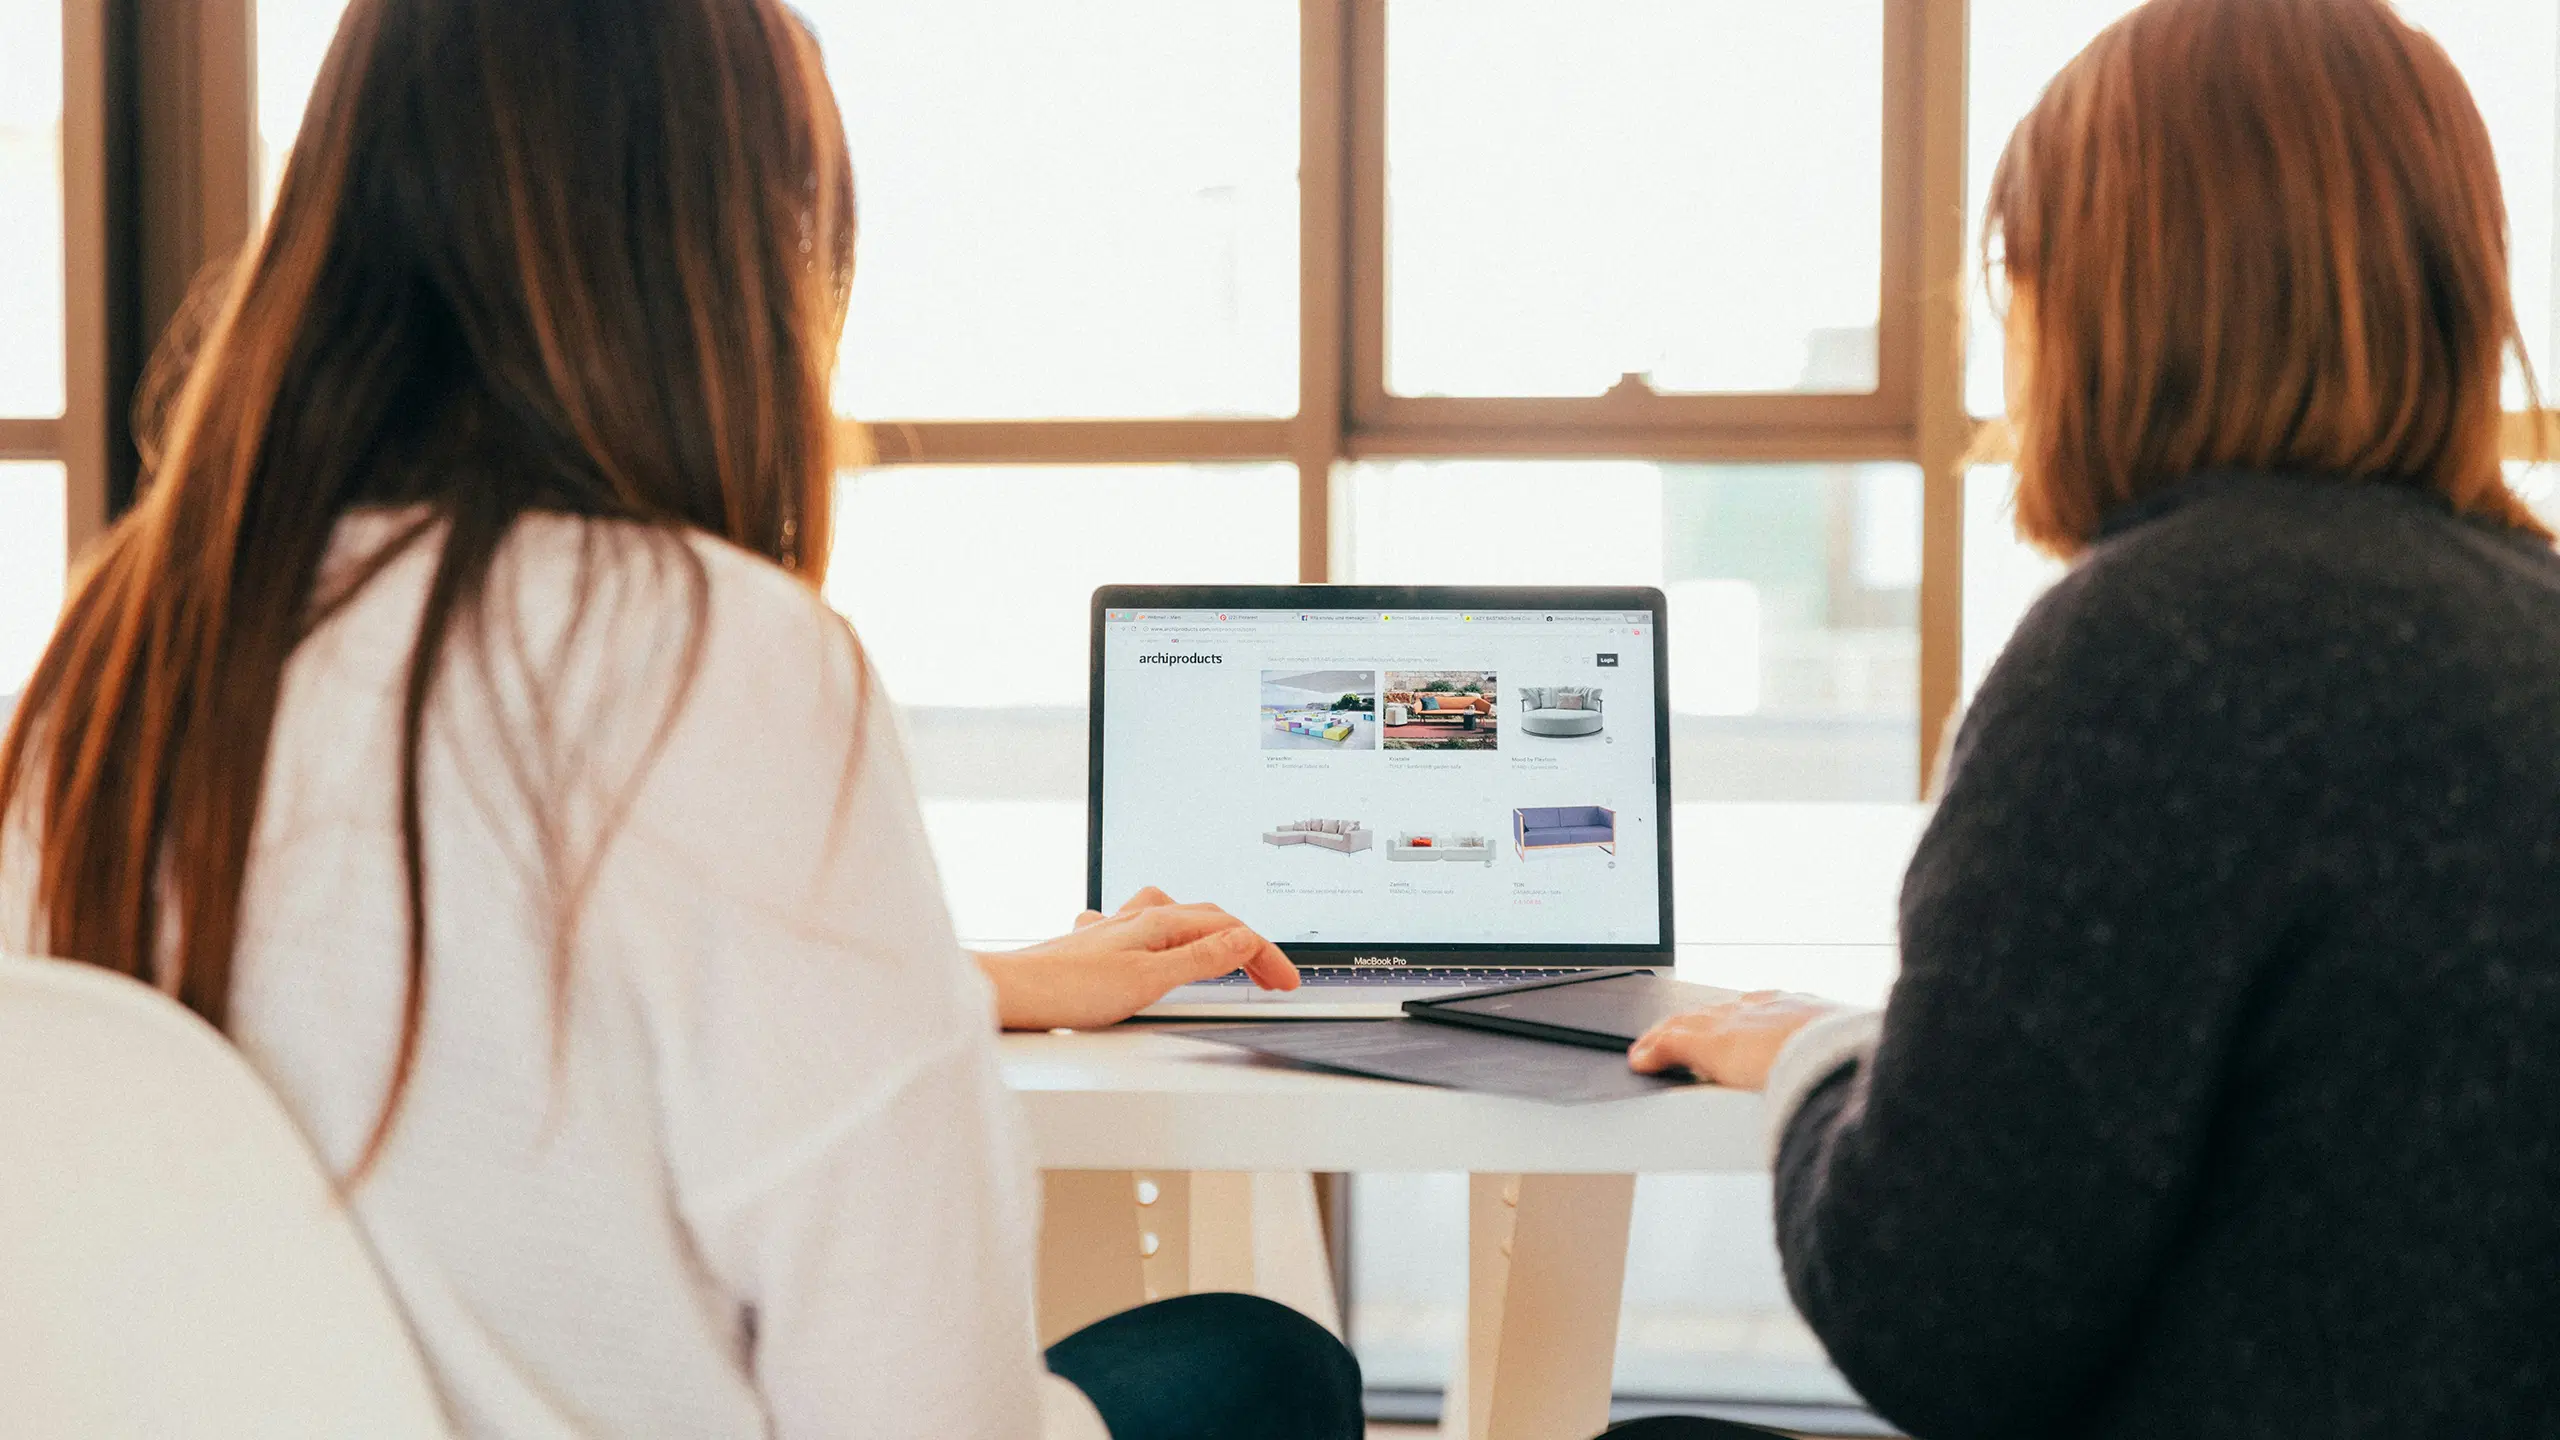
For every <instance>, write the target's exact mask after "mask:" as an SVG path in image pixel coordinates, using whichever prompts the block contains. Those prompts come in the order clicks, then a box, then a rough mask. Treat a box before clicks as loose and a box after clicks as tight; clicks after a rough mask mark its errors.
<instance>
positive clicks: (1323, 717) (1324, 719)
mask: <svg viewBox="0 0 2560 1440" xmlns="http://www.w3.org/2000/svg"><path fill="white" fill-rule="evenodd" d="M1276 723H1277V724H1278V726H1279V728H1280V729H1282V730H1284V731H1286V732H1288V733H1289V734H1292V735H1308V736H1313V737H1314V738H1316V739H1318V740H1331V741H1334V742H1336V743H1337V744H1338V743H1340V742H1342V741H1344V740H1348V739H1350V738H1351V722H1350V721H1348V720H1345V719H1343V718H1342V717H1341V716H1339V715H1334V714H1331V713H1329V712H1326V711H1323V710H1309V711H1304V712H1301V713H1299V714H1296V715H1282V716H1281V717H1280V718H1279V720H1278V721H1277V722H1276Z"/></svg>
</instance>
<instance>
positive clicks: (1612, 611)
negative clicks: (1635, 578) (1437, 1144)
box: [1085, 585, 1672, 1020]
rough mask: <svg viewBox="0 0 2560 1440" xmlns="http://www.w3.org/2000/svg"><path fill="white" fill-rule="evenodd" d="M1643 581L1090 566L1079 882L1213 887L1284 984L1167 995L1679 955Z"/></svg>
mask: <svg viewBox="0 0 2560 1440" xmlns="http://www.w3.org/2000/svg"><path fill="white" fill-rule="evenodd" d="M1663 619H1664V604H1663V598H1662V592H1660V591H1659V590H1653V589H1639V588H1607V589H1599V588H1577V589H1514V588H1478V587H1423V588H1393V589H1389V588H1379V587H1365V586H1362V587H1355V586H1334V585H1303V586H1107V587H1105V588H1103V589H1101V590H1098V591H1096V592H1095V593H1094V598H1093V705H1092V712H1091V713H1092V721H1091V726H1092V729H1091V744H1092V786H1091V801H1090V804H1091V807H1092V808H1091V814H1090V816H1089V818H1088V822H1087V832H1086V834H1087V840H1086V848H1087V857H1086V887H1085V888H1086V896H1085V899H1086V903H1087V904H1088V905H1089V906H1091V907H1092V908H1094V909H1097V910H1102V911H1106V912H1107V911H1110V910H1112V909H1114V908H1116V907H1118V906H1119V905H1120V904H1121V903H1122V902H1123V901H1125V900H1126V899H1127V898H1128V897H1129V896H1130V895H1132V894H1134V893H1135V892H1136V891H1137V890H1139V889H1140V888H1141V887H1143V886H1148V885H1155V886H1160V887H1162V888H1163V889H1164V890H1166V891H1168V892H1170V893H1171V894H1172V895H1174V896H1175V897H1176V898H1177V899H1181V900H1206V901H1210V902H1213V903H1215V904H1218V905H1221V906H1224V907H1225V908H1226V909H1228V910H1229V911H1232V912H1233V913H1234V914H1236V915H1237V916H1239V917H1241V918H1242V919H1243V920H1244V921H1245V922H1246V923H1247V924H1249V925H1252V926H1253V927H1254V928H1255V929H1257V930H1260V931H1261V932H1262V933H1263V934H1265V935H1267V936H1269V937H1270V938H1271V939H1273V940H1275V941H1277V942H1278V943H1279V944H1280V946H1281V948H1283V949H1285V950H1287V951H1288V952H1289V955H1290V958H1291V959H1293V960H1295V961H1296V962H1297V964H1298V968H1299V972H1300V974H1301V975H1302V976H1304V978H1305V982H1306V983H1305V985H1304V986H1303V987H1302V988H1301V989H1299V990H1297V991H1294V992H1291V993H1289V994H1285V995H1282V994H1271V993H1267V992H1265V991H1262V990H1261V989H1259V988H1258V987H1256V986H1255V985H1254V984H1253V983H1252V982H1251V981H1248V980H1246V979H1244V978H1243V977H1242V976H1241V975H1237V976H1232V977H1228V978H1225V979H1222V980H1216V981H1210V982H1206V983H1203V984H1198V985H1186V986H1184V987H1182V988H1181V989H1179V990H1176V991H1174V992H1173V993H1172V994H1171V995H1169V996H1167V997H1166V998H1165V999H1164V1000H1163V1001H1161V1002H1159V1003H1158V1004H1156V1005H1154V1006H1152V1007H1150V1008H1149V1009H1148V1010H1147V1011H1146V1015H1147V1016H1150V1017H1161V1018H1183V1019H1203V1018H1253V1019H1266V1020H1276V1019H1286V1018H1300V1017H1302V1018H1309V1019H1315V1018H1327V1019H1331V1018H1343V1017H1349V1016H1381V1017H1383V1016H1392V1015H1396V1014H1398V1013H1400V1007H1401V1006H1402V1004H1403V1002H1405V1001H1406V1000H1409V999H1415V998H1421V997H1426V996H1431V995H1437V994H1446V993H1449V992H1452V991H1456V990H1464V989H1470V988H1474V987H1478V986H1484V985H1500V984H1506V983H1515V982H1518V981H1523V980H1531V979H1537V978H1541V977H1545V976H1551V975H1556V974H1561V973H1565V972H1568V971H1573V970H1582V969H1589V968H1592V967H1595V966H1654V967H1661V968H1663V969H1665V970H1667V969H1668V968H1669V967H1670V965H1671V960H1672V948H1671V945H1672V926H1671V827H1670V816H1671V766H1670V707H1669V703H1668V697H1667V695H1666V694H1665V687H1664V684H1663V679H1662V677H1663V674H1664V656H1665V654H1666V651H1665V648H1664V643H1663V633H1662V632H1663Z"/></svg>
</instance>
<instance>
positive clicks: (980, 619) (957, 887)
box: [827, 465, 1298, 942]
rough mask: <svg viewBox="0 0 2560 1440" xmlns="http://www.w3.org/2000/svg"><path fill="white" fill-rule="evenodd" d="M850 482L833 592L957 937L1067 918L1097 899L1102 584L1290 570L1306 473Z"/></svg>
mask: <svg viewBox="0 0 2560 1440" xmlns="http://www.w3.org/2000/svg"><path fill="white" fill-rule="evenodd" d="M837 496H838V501H839V507H840V508H839V509H838V511H837V515H836V548H835V559H834V564H833V566H832V568H831V570H830V571H829V574H828V577H827V598H828V599H829V600H830V601H831V602H833V603H834V604H835V606H836V608H838V609H840V610H842V611H844V612H845V613H846V614H847V615H849V616H851V617H852V619H853V622H854V626H855V628H856V629H857V630H858V631H859V632H860V633H861V635H862V640H863V644H864V646H865V647H866V648H867V649H868V651H869V653H870V656H871V660H872V663H873V664H874V665H876V666H877V667H879V672H880V675H881V678H882V680H883V681H884V683H886V684H887V686H888V687H889V692H890V694H891V696H892V697H893V698H894V699H895V700H897V702H898V705H899V710H900V712H901V714H902V716H903V717H904V722H905V729H906V736H907V744H908V758H909V760H910V761H911V762H912V763H913V765H914V768H915V773H916V786H917V791H918V794H919V796H920V797H921V799H922V801H923V803H924V809H925V820H926V823H927V825H928V826H929V827H930V828H931V830H932V832H933V837H934V845H935V850H936V853H937V854H938V855H939V856H940V858H941V862H942V878H943V884H944V886H945V888H946V890H947V891H948V892H949V894H950V897H951V906H952V914H953V918H954V920H955V922H956V923H957V924H958V925H959V927H960V933H961V934H962V935H963V936H964V937H968V938H971V939H978V940H987V941H996V942H1005V941H1019V940H1031V939H1038V938H1041V937H1044V936H1047V935H1052V934H1055V933H1057V932H1058V931H1060V930H1062V929H1064V928H1065V926H1066V924H1067V922H1068V921H1069V920H1070V919H1072V918H1073V917H1074V915H1075V912H1076V911H1077V910H1078V909H1079V908H1081V906H1082V904H1083V898H1084V872H1085V865H1084V839H1085V836H1084V830H1085V776H1086V751H1085V699H1086V696H1087V694H1088V693H1089V691H1088V676H1089V673H1090V672H1089V670H1088V668H1087V657H1088V655H1089V653H1090V649H1089V640H1090V637H1089V634H1088V631H1087V609H1088V602H1089V601H1090V599H1091V598H1092V594H1093V591H1094V588H1095V587H1096V586H1100V585H1105V584H1121V583H1146V582H1191V581H1222V582H1226V583H1231V584H1286V583H1288V582H1290V581H1292V580H1294V579H1296V578H1297V569H1298V476H1297V470H1296V469H1295V467H1292V466H1289V465H1232V466H1187V465H1162V466H1124V467H1116V468H1115V467H1099V466H1096V467H1078V468H1069V467H1056V468H1045V467H1044V468H1029V467H1011V468H1004V469H987V470H969V469H957V468H939V467H931V466H913V467H895V468H887V469H879V470H871V471H865V472H862V473H860V474H855V475H849V476H847V477H846V478H845V479H844V480H843V481H842V482H841V483H840V484H839V485H838V487H837ZM1182 898H1184V899H1189V898H1192V897H1189V896H1185V897H1182ZM1201 898H1204V899H1208V898H1214V897H1205V896H1204V897H1201Z"/></svg>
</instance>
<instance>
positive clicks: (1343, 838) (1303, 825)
mask: <svg viewBox="0 0 2560 1440" xmlns="http://www.w3.org/2000/svg"><path fill="white" fill-rule="evenodd" d="M1376 838H1377V837H1376V836H1374V835H1372V834H1371V833H1370V832H1368V831H1367V830H1364V829H1362V828H1360V822H1359V821H1357V820H1292V821H1290V822H1289V823H1288V824H1286V825H1282V826H1279V827H1277V828H1275V829H1271V830H1265V831H1263V832H1262V843H1263V844H1265V845H1313V846H1315V847H1316V848H1317V849H1319V850H1331V851H1334V852H1335V853H1337V854H1342V855H1349V854H1351V853H1353V852H1354V851H1359V850H1366V849H1368V848H1369V845H1370V842H1371V841H1373V840H1375V839H1376Z"/></svg>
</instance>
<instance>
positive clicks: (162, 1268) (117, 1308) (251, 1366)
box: [0, 956, 451, 1440]
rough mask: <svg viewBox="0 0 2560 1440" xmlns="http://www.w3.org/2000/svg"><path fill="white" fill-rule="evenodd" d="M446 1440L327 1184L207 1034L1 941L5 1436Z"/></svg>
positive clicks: (108, 980) (158, 1001)
mask: <svg viewBox="0 0 2560 1440" xmlns="http://www.w3.org/2000/svg"><path fill="white" fill-rule="evenodd" d="M357 1435H361V1436H367V1437H373V1440H449V1437H450V1435H451V1431H450V1430H449V1429H448V1428H447V1425H446V1423H445V1419H444V1416H443V1413H442V1410H441V1407H440V1406H439V1405H438V1403H437V1400H436V1395H435V1389H434V1386H433V1385H432V1383H431V1382H430V1381H429V1380H428V1378H427V1373H426V1370H425V1367H424V1366H423V1364H422V1363H421V1362H420V1360H419V1357H418V1352H417V1348H416V1346H415V1345H414V1344H413V1343H412V1342H411V1340H410V1338H409V1334H408V1331H407V1329H406V1328H405V1326H404V1325H403V1323H402V1321H401V1318H400V1311H399V1309H398V1307H397V1306H396V1305H395V1304H394V1303H393V1301H392V1299H391V1296H390V1293H389V1292H388V1291H387V1290H386V1289H385V1288H384V1286H383V1283H382V1279H381V1277H380V1276H379V1275H378V1274H377V1273H376V1272H375V1270H374V1266H373V1260H372V1257H371V1255H370V1254H369V1253H368V1252H367V1251H366V1249H365V1246H364V1242H363V1241H362V1240H361V1239H360V1238H359V1237H358V1235H357V1233H356V1229H355V1226H354V1223H353V1222H352V1221H351V1220H350V1218H349V1217H348V1215H347V1212H346V1210H345V1207H344V1206H343V1204H342V1203H341V1202H340V1200H339V1197H338V1195H337V1192H336V1188H335V1186H334V1185H333V1184H332V1182H331V1180H330V1178H329V1176H328V1175H327V1174H326V1173H325V1172H324V1171H323V1170H322V1168H321V1167H320V1165H319V1163H318V1161H317V1159H316V1158H315V1157H314V1156H313V1154H312V1152H311V1149H310V1147H309V1145H308V1144H307V1143H306V1142H305V1141H304V1139H303V1137H302V1134H301V1132H300V1131H299V1130H298V1129H297V1128H296V1127H295V1125H294V1123H293V1121H292V1120H291V1119H290V1118H289V1117H288V1116H287V1115H286V1114H285V1112H284V1110H283V1108H282V1107H281V1106H280V1105H278V1104H277V1103H276V1100H275V1098H274V1096H273V1095H271V1094H270V1093H269V1092H268V1090H267V1088H266V1086H265V1085H264V1084H262V1083H261V1082H260V1081H259V1080H258V1078H257V1076H256V1075H255V1074H253V1073H252V1072H251V1071H250V1069H249V1067H248V1065H247V1064H246V1063H244V1062H243V1061H242V1060H241V1058H240V1056H239V1055H238V1054H237V1053H236V1052H235V1051H234V1050H233V1049H232V1048H231V1046H230V1045H229V1044H228V1043H227V1042H226V1041H224V1040H223V1038H222V1037H221V1036H220V1035H218V1034H216V1033H215V1032H214V1030H213V1029H212V1028H211V1027H210V1026H207V1025H205V1024H203V1023H202V1022H201V1021H199V1020H197V1019H196V1017H195V1016H194V1015H192V1014H190V1013H189V1012H187V1011H186V1010H185V1009H183V1008H182V1007H180V1006H179V1005H177V1004H176V1003H175V1002H173V1001H171V1000H169V999H166V998H165V997H163V996H161V995H160V994H158V993H157V992H155V991H153V990H151V989H149V988H148V987H146V986H143V985H139V984H136V983H134V982H133V981H130V980H127V979H124V978H123V977H121V976H117V975H111V974H109V973H107V972H106V971H103V970H99V969H95V968H93V967H89V966H81V965H70V964H64V963H62V962H59V961H47V960H21V959H14V958H10V957H6V956H0V1436H5V1437H6V1440H74V1437H78V1440H125V1437H144V1436H148V1437H152V1440H163V1437H169V1440H190V1437H198V1436H202V1437H208V1440H210V1437H223V1440H230V1437H235V1436H259V1437H262V1440H299V1437H312V1440H319V1437H324V1436H325V1437H331V1440H336V1437H342V1436H357Z"/></svg>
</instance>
